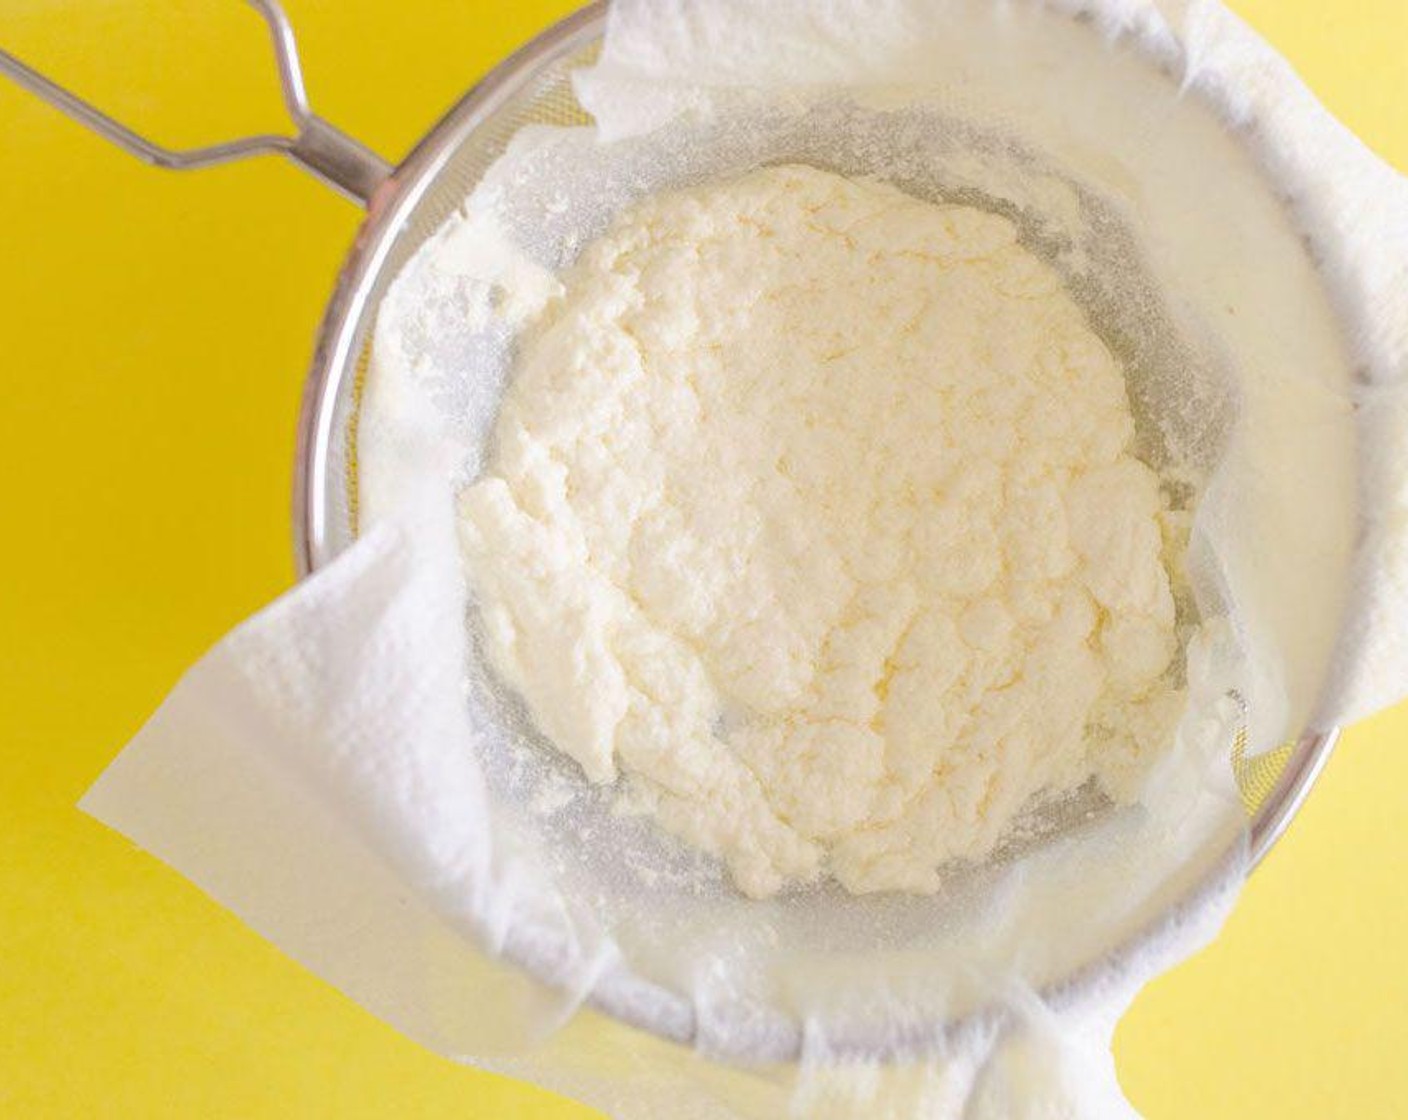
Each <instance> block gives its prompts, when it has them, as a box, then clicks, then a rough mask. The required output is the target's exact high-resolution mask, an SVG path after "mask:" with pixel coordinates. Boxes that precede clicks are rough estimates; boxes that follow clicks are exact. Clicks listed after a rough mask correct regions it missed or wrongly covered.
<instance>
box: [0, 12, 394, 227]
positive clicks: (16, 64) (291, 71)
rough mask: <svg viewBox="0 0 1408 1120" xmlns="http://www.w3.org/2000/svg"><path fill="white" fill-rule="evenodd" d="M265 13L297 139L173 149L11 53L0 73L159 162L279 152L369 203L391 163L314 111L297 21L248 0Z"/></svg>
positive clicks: (198, 163) (181, 166)
mask: <svg viewBox="0 0 1408 1120" xmlns="http://www.w3.org/2000/svg"><path fill="white" fill-rule="evenodd" d="M247 2H248V3H250V4H251V5H253V7H254V8H255V9H256V10H257V11H258V12H259V14H260V15H262V16H263V17H264V20H265V22H267V23H268V25H269V32H270V34H271V36H272V37H273V40H274V57H275V58H276V60H277V61H278V65H279V85H280V86H281V87H282V89H283V96H284V105H285V106H287V108H288V112H289V115H290V116H291V117H292V118H293V123H294V124H295V125H296V126H297V132H296V134H295V135H293V136H247V137H244V138H242V139H239V140H230V141H227V142H226V143H223V144H212V145H210V146H209V147H204V148H191V149H187V150H185V151H173V150H172V149H170V148H165V147H162V146H161V145H160V144H155V143H153V142H152V141H150V140H148V139H147V138H146V137H144V136H140V135H138V134H137V133H135V132H133V131H132V130H131V129H130V128H128V127H127V126H126V125H124V124H122V123H121V122H120V121H117V120H114V119H113V118H112V117H110V116H108V115H107V114H106V113H104V112H103V111H102V110H101V109H98V108H96V107H95V106H93V105H91V104H89V103H88V102H87V101H84V100H83V99H82V98H80V97H77V96H75V95H74V94H72V93H70V92H69V91H68V90H66V89H64V88H63V87H62V86H60V85H57V84H55V83H54V82H51V81H50V80H49V79H48V78H46V77H44V75H43V74H40V73H39V72H38V71H37V70H34V69H32V68H31V67H29V66H27V65H25V64H24V63H23V62H21V61H20V60H19V59H17V58H16V57H15V56H14V55H12V54H10V53H9V52H8V51H5V50H3V49H0V73H3V74H6V75H8V76H9V77H11V78H13V79H14V80H15V81H16V82H18V83H19V84H20V85H21V86H23V87H24V88H25V89H27V90H30V91H31V92H32V93H34V94H37V95H38V96H39V97H41V98H42V99H43V100H45V101H47V102H48V103H49V104H50V105H53V106H54V107H55V108H56V109H58V110H60V111H61V112H63V113H65V114H66V115H68V116H70V117H72V118H73V119H74V120H76V121H78V122H79V123H80V124H84V125H86V126H87V127H89V128H91V129H92V130H93V131H94V132H96V133H98V134H99V135H100V136H103V137H106V138H107V139H108V140H111V141H112V142H113V143H114V144H116V145H117V146H118V147H119V148H121V149H123V151H126V152H128V153H130V154H131V155H134V156H136V157H137V158H138V159H140V160H143V161H144V162H146V163H150V164H153V165H155V166H157V167H167V168H173V169H176V170H188V169H191V168H197V167H210V166H213V165H214V164H218V163H229V162H230V161H231V160H237V159H244V158H246V157H247V156H257V155H269V154H278V155H285V156H288V157H289V158H290V159H291V160H293V161H294V162H295V163H297V164H299V165H300V166H302V167H304V168H306V169H307V170H308V171H311V172H312V173H313V174H314V175H316V176H317V177H318V178H319V179H321V180H323V182H325V183H327V184H328V185H330V186H332V187H334V188H335V189H337V190H338V191H340V192H341V193H342V194H344V195H346V196H347V197H348V198H350V199H351V200H352V201H354V202H358V203H361V204H362V205H364V206H365V205H368V204H369V203H370V202H371V200H372V197H373V196H374V195H375V194H376V192H377V189H378V188H379V187H380V186H381V185H382V183H384V182H385V181H386V180H387V179H388V178H389V177H390V175H391V171H392V167H391V164H389V163H387V162H386V161H385V160H384V159H382V158H381V157H380V156H379V155H377V154H376V153H375V152H373V151H371V150H370V149H368V148H366V147H365V146H363V145H362V144H360V143H358V142H357V141H356V140H354V139H353V138H352V137H350V136H348V135H347V134H346V133H345V132H343V131H341V130H340V129H337V128H334V127H333V126H332V125H330V124H328V123H327V121H325V120H323V119H322V118H321V117H319V116H317V115H316V114H314V112H313V111H312V109H310V108H309V106H308V93H307V91H306V90H305V89H304V86H303V68H302V66H301V64H300V63H299V60H298V43H297V41H296V40H295V39H294V35H293V26H292V25H291V24H290V23H289V21H288V16H286V15H285V14H284V11H283V9H282V8H281V7H279V4H278V0H247Z"/></svg>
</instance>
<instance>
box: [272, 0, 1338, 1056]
mask: <svg viewBox="0 0 1408 1120" xmlns="http://www.w3.org/2000/svg"><path fill="white" fill-rule="evenodd" d="M606 18H607V3H606V0H596V2H594V3H591V4H589V5H588V6H587V7H584V8H582V9H581V10H579V11H577V12H576V13H574V14H573V15H571V16H569V17H568V18H566V19H565V20H563V21H561V22H560V23H558V24H556V25H555V26H553V27H552V28H550V29H548V30H547V31H545V32H544V33H542V34H541V35H539V36H538V37H537V38H535V39H533V40H532V41H531V42H529V43H528V44H526V45H525V46H524V47H522V48H521V49H520V50H518V51H517V52H515V53H514V54H513V55H512V56H510V57H509V58H508V59H506V60H505V61H504V62H502V63H501V64H499V65H498V66H497V67H496V68H495V69H494V70H492V71H491V72H490V73H489V74H488V75H487V76H486V77H485V78H484V79H483V80H482V81H480V82H479V83H478V84H476V85H475V86H474V87H472V88H471V89H470V90H469V91H468V92H467V93H466V94H465V95H464V96H463V97H462V98H461V99H460V101H459V102H458V103H456V104H455V105H454V106H453V107H452V108H451V109H450V110H449V111H448V112H447V113H446V114H445V116H444V117H443V118H442V119H441V120H440V121H439V122H438V123H437V124H436V125H435V126H434V127H433V128H432V129H431V130H430V131H429V132H428V133H427V134H426V136H425V137H424V138H423V139H422V140H421V141H420V142H419V143H418V144H417V145H416V147H415V148H414V149H413V151H412V152H411V153H410V155H409V156H408V157H407V158H406V159H405V160H404V161H403V162H402V163H401V164H400V165H399V166H398V167H396V169H395V170H394V171H393V172H392V173H391V175H390V177H389V178H388V179H387V180H386V182H385V183H384V184H382V186H381V187H380V188H379V189H378V191H377V193H376V194H375V196H374V197H373V198H372V199H371V202H370V207H369V213H368V216H367V219H366V221H365V222H364V223H363V225H362V227H361V228H360V230H359V231H358V234H357V237H356V240H355V242H354V244H353V247H352V249H351V251H350V253H349V255H348V257H347V259H346V261H345V263H344V266H343V268H342V270H341V273H340V275H339V277H338V280H337V283H336V287H335V290H334V292H333V295H332V298H331V300H330V302H329V304H328V306H327V310H326V312H325V315H324V317H323V321H322V324H321V326H320V328H319V332H318V340H317V345H316V349H315V352H314V357H313V361H312V366H311V369H310V372H309V374H308V377H307V381H306V383H305V387H304V394H303V401H302V406H301V410H300V417H299V422H298V442H297V459H296V464H295V477H294V496H293V538H294V546H295V555H296V561H297V565H298V571H299V575H300V577H306V576H308V575H311V574H312V573H314V572H316V571H317V570H318V569H320V568H322V567H324V566H325V565H327V564H328V563H329V562H331V561H332V560H333V559H334V558H335V557H336V555H337V554H338V553H339V552H340V551H341V548H342V547H345V543H339V541H338V537H339V532H340V530H339V528H338V524H337V522H338V518H339V517H342V516H345V511H342V510H340V509H338V508H334V507H335V506H336V502H335V501H333V499H332V495H333V494H334V493H335V492H336V491H335V485H334V480H335V477H336V473H337V471H338V470H339V469H340V465H339V464H340V462H341V460H340V458H339V454H338V451H339V448H338V441H339V439H340V438H341V437H342V433H341V432H340V431H339V429H338V422H337V421H338V406H339V402H341V401H342V400H343V398H344V395H345V394H347V393H349V392H350V391H352V387H353V384H354V382H355V380H356V378H357V371H358V365H359V361H360V359H361V358H362V356H363V352H364V349H365V346H366V341H367V337H368V333H369V330H370V320H371V315H370V312H371V310H372V309H373V306H374V304H375V301H376V299H377V298H378V297H379V288H381V287H383V286H384V285H385V284H386V283H387V282H388V281H389V279H390V277H389V276H388V275H387V270H388V260H389V257H390V255H391V250H392V247H393V244H394V243H395V242H396V239H397V237H398V236H399V235H400V234H401V232H402V231H403V229H404V227H405V226H406V224H407V223H408V222H409V221H410V218H411V215H412V213H413V211H414V210H415V208H416V206H417V205H418V203H420V202H421V200H422V199H423V198H424V197H425V195H426V194H427V192H428V191H429V190H430V189H431V188H432V186H433V185H434V183H435V181H436V180H437V178H438V177H439V176H440V174H441V173H442V172H443V171H444V170H445V168H446V165H447V163H448V162H449V160H450V159H451V157H452V156H453V154H454V153H455V152H456V151H458V150H459V148H460V147H461V145H462V144H464V143H465V142H466V140H467V139H468V138H469V137H470V136H471V135H472V134H473V133H474V132H475V130H476V129H478V128H479V127H480V126H481V125H483V124H484V123H485V122H486V120H487V119H488V118H489V117H490V116H491V115H492V114H493V113H494V112H495V110H496V109H498V108H499V107H500V106H502V105H503V104H504V103H505V102H506V101H507V100H508V99H510V98H511V97H512V96H513V95H514V94H515V93H517V92H518V91H520V90H521V89H522V88H523V87H524V86H525V85H527V84H528V83H529V82H531V81H532V80H533V78H534V77H535V76H537V75H538V74H539V73H540V72H541V69H542V67H543V66H544V64H545V63H547V62H549V61H552V60H555V59H558V58H561V57H562V56H563V55H565V54H568V53H571V52H574V51H576V50H580V49H582V48H583V47H585V46H586V45H588V44H589V43H591V42H592V41H594V40H597V39H599V38H600V37H601V35H602V33H603V31H604V29H605V24H606ZM343 535H345V534H343ZM1338 734H1339V733H1338V731H1337V730H1329V731H1316V732H1311V733H1307V734H1306V735H1305V736H1303V737H1302V738H1301V739H1300V740H1299V741H1298V742H1296V743H1295V744H1294V745H1293V746H1292V747H1290V748H1289V750H1290V757H1289V758H1288V760H1287V761H1286V764H1285V766H1284V767H1283V768H1282V769H1281V770H1280V773H1279V774H1278V775H1277V776H1276V778H1275V784H1274V786H1273V788H1272V789H1271V790H1270V791H1269V792H1267V793H1266V794H1265V796H1264V797H1263V798H1261V799H1260V802H1259V804H1258V806H1257V808H1256V811H1255V813H1254V815H1253V818H1252V821H1251V824H1250V834H1249V839H1248V845H1249V846H1248V854H1249V857H1250V860H1251V864H1252V866H1255V865H1257V864H1259V863H1260V862H1261V861H1262V860H1263V859H1264V858H1265V857H1266V855H1267V854H1268V853H1269V852H1270V850H1271V848H1272V847H1273V846H1274V845H1275V843H1276V841H1277V840H1278V839H1279V838H1280V837H1281V836H1282V835H1283V834H1284V832H1285V830H1286V829H1287V827H1288V826H1289V825H1290V822H1291V820H1292V819H1293V818H1294V816H1295V814H1296V812H1297V811H1298V810H1299V809H1300V807H1301V806H1302V804H1303V803H1304V802H1305V799H1306V798H1307V797H1308V796H1309V793H1310V791H1311V789H1312V788H1313V786H1314V784H1315V782H1316V780H1317V778H1318V777H1319V775H1320V773H1321V771H1322V770H1323V768H1324V766H1325V764H1326V763H1327V762H1328V760H1329V757H1330V754H1331V753H1332V751H1333V748H1334V745H1335V743H1336V741H1337V738H1338ZM1239 852H1240V845H1238V846H1237V849H1236V850H1234V851H1229V852H1228V853H1226V854H1225V855H1224V856H1223V857H1222V858H1219V859H1217V860H1215V861H1214V866H1213V867H1212V868H1211V870H1210V871H1209V872H1208V873H1207V874H1206V875H1204V876H1203V877H1202V878H1201V879H1199V880H1198V881H1197V882H1196V883H1195V884H1193V886H1192V887H1191V888H1190V889H1189V890H1188V891H1187V892H1185V893H1184V895H1183V896H1182V897H1181V898H1180V899H1179V900H1178V901H1177V902H1175V903H1174V904H1172V905H1171V906H1170V907H1169V908H1168V909H1167V910H1166V911H1164V912H1163V913H1162V914H1161V915H1160V916H1159V917H1158V918H1157V919H1156V920H1155V921H1154V922H1153V923H1151V925H1149V926H1148V927H1146V928H1144V929H1141V930H1139V931H1138V932H1136V933H1135V934H1134V935H1132V936H1131V937H1130V938H1128V939H1127V940H1126V941H1125V942H1124V943H1122V944H1121V945H1119V946H1117V947H1116V948H1114V949H1113V950H1111V951H1110V952H1109V953H1107V954H1106V955H1105V956H1104V957H1102V958H1101V959H1099V960H1097V961H1094V962H1092V963H1091V964H1089V965H1087V966H1086V967H1085V968H1083V969H1081V970H1080V971H1078V972H1077V973H1076V974H1074V975H1072V976H1070V977H1068V978H1066V979H1065V980H1063V981H1061V982H1059V983H1058V984H1056V985H1053V986H1051V987H1050V988H1048V989H1047V990H1046V991H1045V992H1044V993H1043V995H1044V996H1046V997H1048V998H1049V999H1050V1000H1051V1001H1052V1002H1053V1003H1057V1004H1060V1003H1064V1002H1068V1001H1069V1000H1070V999H1072V998H1074V996H1075V994H1076V993H1078V992H1079V991H1080V990H1081V989H1082V988H1083V987H1084V986H1086V985H1087V984H1089V983H1093V982H1095V980H1096V979H1097V978H1098V976H1099V975H1100V974H1102V973H1107V972H1108V970H1109V969H1110V968H1111V967H1112V966H1113V967H1115V968H1118V966H1119V965H1120V964H1121V963H1122V962H1125V961H1128V960H1130V959H1133V958H1135V957H1136V956H1138V955H1139V954H1140V953H1142V952H1143V951H1145V950H1146V949H1148V948H1149V947H1150V946H1151V945H1153V944H1154V943H1156V942H1157V941H1158V939H1159V938H1160V937H1161V936H1163V935H1164V933H1165V932H1166V931H1167V930H1168V929H1170V928H1172V927H1174V926H1176V925H1178V924H1180V923H1181V922H1182V921H1183V920H1184V919H1186V918H1187V917H1190V916H1191V915H1192V914H1194V913H1195V912H1196V910H1197V908H1198V906H1199V905H1200V904H1201V902H1202V901H1203V899H1204V898H1205V897H1207V895H1208V894H1209V893H1210V892H1213V891H1216V890H1218V889H1220V887H1221V884H1222V882H1223V880H1224V876H1225V872H1226V869H1227V867H1228V865H1229V862H1230V861H1232V860H1235V859H1236V858H1237V856H1238V854H1239ZM503 955H504V956H505V957H506V958H508V959H509V960H511V961H513V963H515V964H516V965H518V966H519V967H521V968H523V969H524V970H525V971H527V972H528V973H530V974H531V975H533V976H535V977H536V978H537V979H539V980H542V981H544V982H545V983H549V984H551V983H552V976H553V975H554V961H553V960H552V959H551V958H552V956H553V954H552V951H551V948H550V947H548V946H545V945H543V944H541V943H536V942H534V941H532V939H531V938H514V937H513V936H510V938H509V941H508V943H507V944H506V945H505V946H504V949H503ZM642 997H645V998H642ZM586 1002H587V1003H588V1004H589V1005H590V1006H592V1007H594V1008H595V1009H597V1010H599V1011H602V1012H604V1013H605V1014H607V1015H610V1016H612V1017H614V1018H616V1019H619V1020H621V1021H623V1022H625V1023H627V1024H629V1025H631V1026H633V1027H636V1028H639V1029H641V1030H644V1031H647V1032H649V1033H652V1034H655V1035H657V1036H659V1037H662V1038H665V1039H668V1040H671V1041H674V1042H678V1043H681V1044H684V1045H688V1044H690V1043H692V1042H694V1041H696V1039H697V1037H698V1028H697V1023H696V1021H695V1016H694V1012H693V1008H692V1006H691V1005H690V1004H689V1002H688V1001H687V1000H685V999H684V998H683V997H681V996H679V995H678V993H674V992H669V991H666V990H665V989H663V988H661V987H659V986H658V985H655V984H653V983H651V982H649V981H646V980H644V979H642V978H641V977H639V976H636V975H634V974H631V973H629V972H627V971H625V970H624V969H617V970H615V971H610V972H607V973H606V974H605V975H603V976H602V977H601V978H600V979H599V980H598V982H597V984H596V985H595V986H594V988H593V990H592V991H591V993H590V994H589V996H588V997H587V1000H586ZM645 1003H649V1004H650V1005H651V1006H652V1007H653V1008H654V1009H655V1013H653V1014H647V1013H644V1012H643V1010H642V1007H643V1004H645ZM964 1025H965V1024H954V1023H934V1024H931V1025H930V1026H929V1027H920V1028H917V1029H916V1030H914V1031H910V1032H905V1037H903V1038H894V1037H886V1038H884V1039H883V1040H876V1039H874V1038H869V1039H867V1038H861V1037H857V1038H853V1039H849V1040H847V1039H842V1040H840V1045H839V1051H840V1052H841V1053H850V1054H853V1055H854V1056H856V1057H863V1058H867V1059H872V1060H874V1059H881V1060H895V1059H898V1058H901V1057H903V1056H905V1055H911V1054H914V1053H920V1052H923V1051H925V1050H928V1049H932V1048H933V1047H934V1046H935V1045H937V1044H939V1043H940V1042H941V1041H942V1040H943V1039H945V1038H950V1037H952V1034H953V1032H954V1030H955V1029H961V1028H962V1027H963V1026H964ZM969 1025H971V1024H969ZM801 1046H802V1038H801V1033H800V1031H798V1032H797V1033H796V1037H795V1039H792V1040H790V1041H788V1042H784V1043H783V1044H781V1045H780V1046H779V1047H778V1048H776V1049H775V1050H771V1051H768V1052H760V1051H754V1052H752V1053H750V1054H749V1058H750V1060H752V1061H768V1062H773V1061H792V1060H796V1059H797V1058H798V1057H799V1056H800V1054H801Z"/></svg>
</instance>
